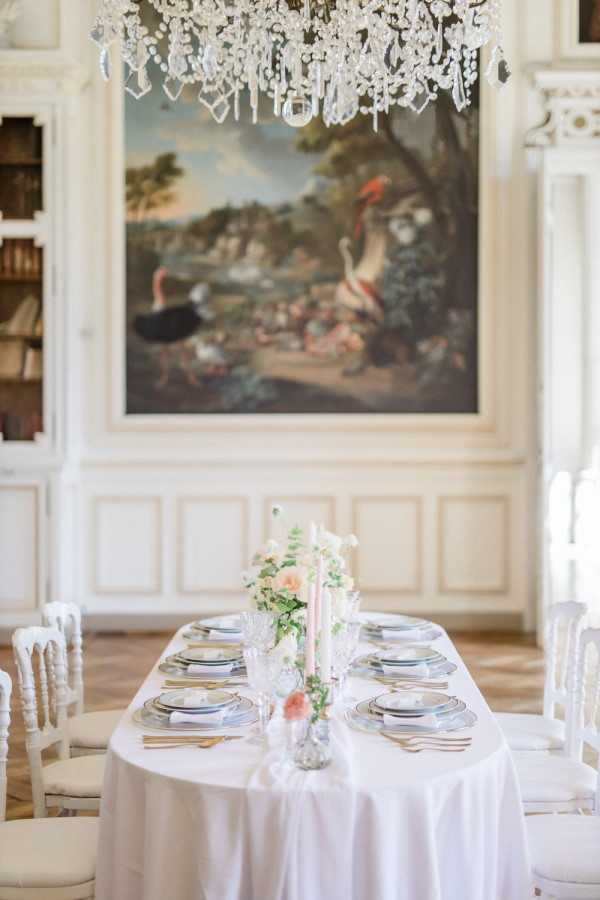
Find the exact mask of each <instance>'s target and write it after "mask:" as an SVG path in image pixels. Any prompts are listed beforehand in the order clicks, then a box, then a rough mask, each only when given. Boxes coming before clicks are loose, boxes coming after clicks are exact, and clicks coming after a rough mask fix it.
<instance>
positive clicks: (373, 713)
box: [348, 691, 477, 733]
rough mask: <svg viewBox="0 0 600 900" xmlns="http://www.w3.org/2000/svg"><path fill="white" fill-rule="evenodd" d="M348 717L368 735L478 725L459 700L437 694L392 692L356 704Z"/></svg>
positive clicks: (432, 730)
mask: <svg viewBox="0 0 600 900" xmlns="http://www.w3.org/2000/svg"><path fill="white" fill-rule="evenodd" d="M348 715H349V718H350V721H351V722H354V724H356V725H359V726H360V727H362V728H365V729H367V730H369V731H381V730H385V731H398V732H406V731H411V732H413V731H419V732H420V731H423V732H425V733H434V732H436V731H458V730H459V729H460V728H468V727H470V726H471V725H473V724H474V723H475V722H476V721H477V716H476V715H475V714H474V713H472V712H471V711H470V710H468V709H467V706H466V704H465V703H463V701H462V700H458V699H457V698H456V697H449V696H448V694H442V693H439V692H437V691H400V692H393V691H392V692H390V693H387V694H382V695H381V696H380V697H375V698H374V699H372V700H363V701H362V702H361V703H357V705H356V706H355V707H354V708H353V709H351V710H349V712H348ZM384 716H385V719H384Z"/></svg>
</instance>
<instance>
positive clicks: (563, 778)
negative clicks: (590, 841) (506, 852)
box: [514, 628, 600, 898]
mask: <svg viewBox="0 0 600 900" xmlns="http://www.w3.org/2000/svg"><path fill="white" fill-rule="evenodd" d="M592 645H595V647H596V649H597V651H598V659H597V661H596V666H595V667H593V668H591V669H589V671H588V672H587V675H586V664H588V663H589V657H590V655H591V654H590V648H591V647H592ZM579 646H580V650H579V653H578V659H577V668H576V673H575V680H574V700H573V737H572V743H571V748H570V753H571V755H570V756H551V755H541V754H536V753H515V754H514V760H515V765H516V769H517V774H518V776H519V782H520V786H521V798H522V800H523V806H524V809H525V812H526V813H549V812H554V813H574V812H580V811H590V812H592V811H595V812H598V794H597V792H598V773H597V771H596V769H594V768H593V767H592V766H590V765H588V764H587V763H584V762H583V751H584V748H585V747H586V746H589V747H590V749H591V750H592V751H593V752H595V753H598V752H600V735H599V732H598V728H597V727H596V719H597V716H598V714H599V713H600V629H598V628H587V629H586V630H585V631H584V632H583V633H582V635H581V639H580V642H579ZM588 668H589V665H588ZM586 723H587V724H586ZM534 827H535V828H540V829H541V828H545V827H547V826H542V825H536V826H534ZM598 851H599V852H598V856H599V858H600V845H599V847H598ZM598 897H599V898H600V892H599V893H598Z"/></svg>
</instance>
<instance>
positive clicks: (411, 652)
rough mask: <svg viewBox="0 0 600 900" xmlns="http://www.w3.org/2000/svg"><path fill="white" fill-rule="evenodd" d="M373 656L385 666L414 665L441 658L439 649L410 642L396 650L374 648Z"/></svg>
mask: <svg viewBox="0 0 600 900" xmlns="http://www.w3.org/2000/svg"><path fill="white" fill-rule="evenodd" d="M373 656H374V657H375V658H376V659H378V660H379V661H380V662H381V663H385V665H386V666H388V665H389V666H414V665H419V664H420V663H432V662H434V660H438V659H442V658H443V657H442V654H441V653H440V652H439V650H433V649H432V648H431V647H417V646H415V645H412V644H408V645H407V646H406V647H398V649H397V650H376V651H375V653H374V654H373Z"/></svg>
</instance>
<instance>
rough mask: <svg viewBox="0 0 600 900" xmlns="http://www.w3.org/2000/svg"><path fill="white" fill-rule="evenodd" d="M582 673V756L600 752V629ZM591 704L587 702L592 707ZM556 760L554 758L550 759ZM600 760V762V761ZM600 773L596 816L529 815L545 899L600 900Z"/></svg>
mask: <svg viewBox="0 0 600 900" xmlns="http://www.w3.org/2000/svg"><path fill="white" fill-rule="evenodd" d="M580 647H581V649H580V659H579V663H578V668H577V694H578V696H577V715H578V721H577V723H576V727H577V736H578V741H579V753H580V754H581V750H582V746H583V744H584V743H585V744H588V745H589V746H590V747H591V748H593V749H594V750H595V752H596V753H597V754H598V753H600V732H599V730H598V715H599V713H600V677H598V669H599V668H600V666H599V662H600V629H598V628H588V629H587V630H586V631H584V632H583V634H582V636H581V644H580ZM592 647H595V654H596V667H597V670H596V677H595V678H594V679H593V683H592V685H591V690H589V691H586V690H585V687H586V685H585V680H584V679H585V672H586V658H587V657H588V656H589V655H591V648H592ZM586 699H587V702H586ZM548 759H549V760H550V759H551V757H548ZM597 759H598V757H597ZM599 801H600V771H599V772H597V773H596V781H595V785H594V803H593V807H594V812H595V815H593V816H581V815H565V816H528V817H527V830H528V836H529V851H530V855H531V860H532V867H533V877H534V883H535V886H536V887H537V889H538V890H539V891H541V892H542V897H544V898H546V900H549V898H557V900H598V898H600V816H599V813H600V802H599Z"/></svg>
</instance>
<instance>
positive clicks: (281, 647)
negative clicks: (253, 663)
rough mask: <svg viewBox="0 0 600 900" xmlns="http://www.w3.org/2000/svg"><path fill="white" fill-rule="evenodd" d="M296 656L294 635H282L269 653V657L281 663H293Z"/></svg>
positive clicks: (296, 645)
mask: <svg viewBox="0 0 600 900" xmlns="http://www.w3.org/2000/svg"><path fill="white" fill-rule="evenodd" d="M297 655H298V641H297V640H296V635H295V634H291V633H290V634H286V635H284V636H283V637H282V638H281V640H280V641H279V643H278V644H276V645H275V647H273V649H272V650H270V651H269V656H270V657H272V658H273V659H278V660H280V661H281V662H282V663H293V662H294V661H295V659H296V656H297Z"/></svg>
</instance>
